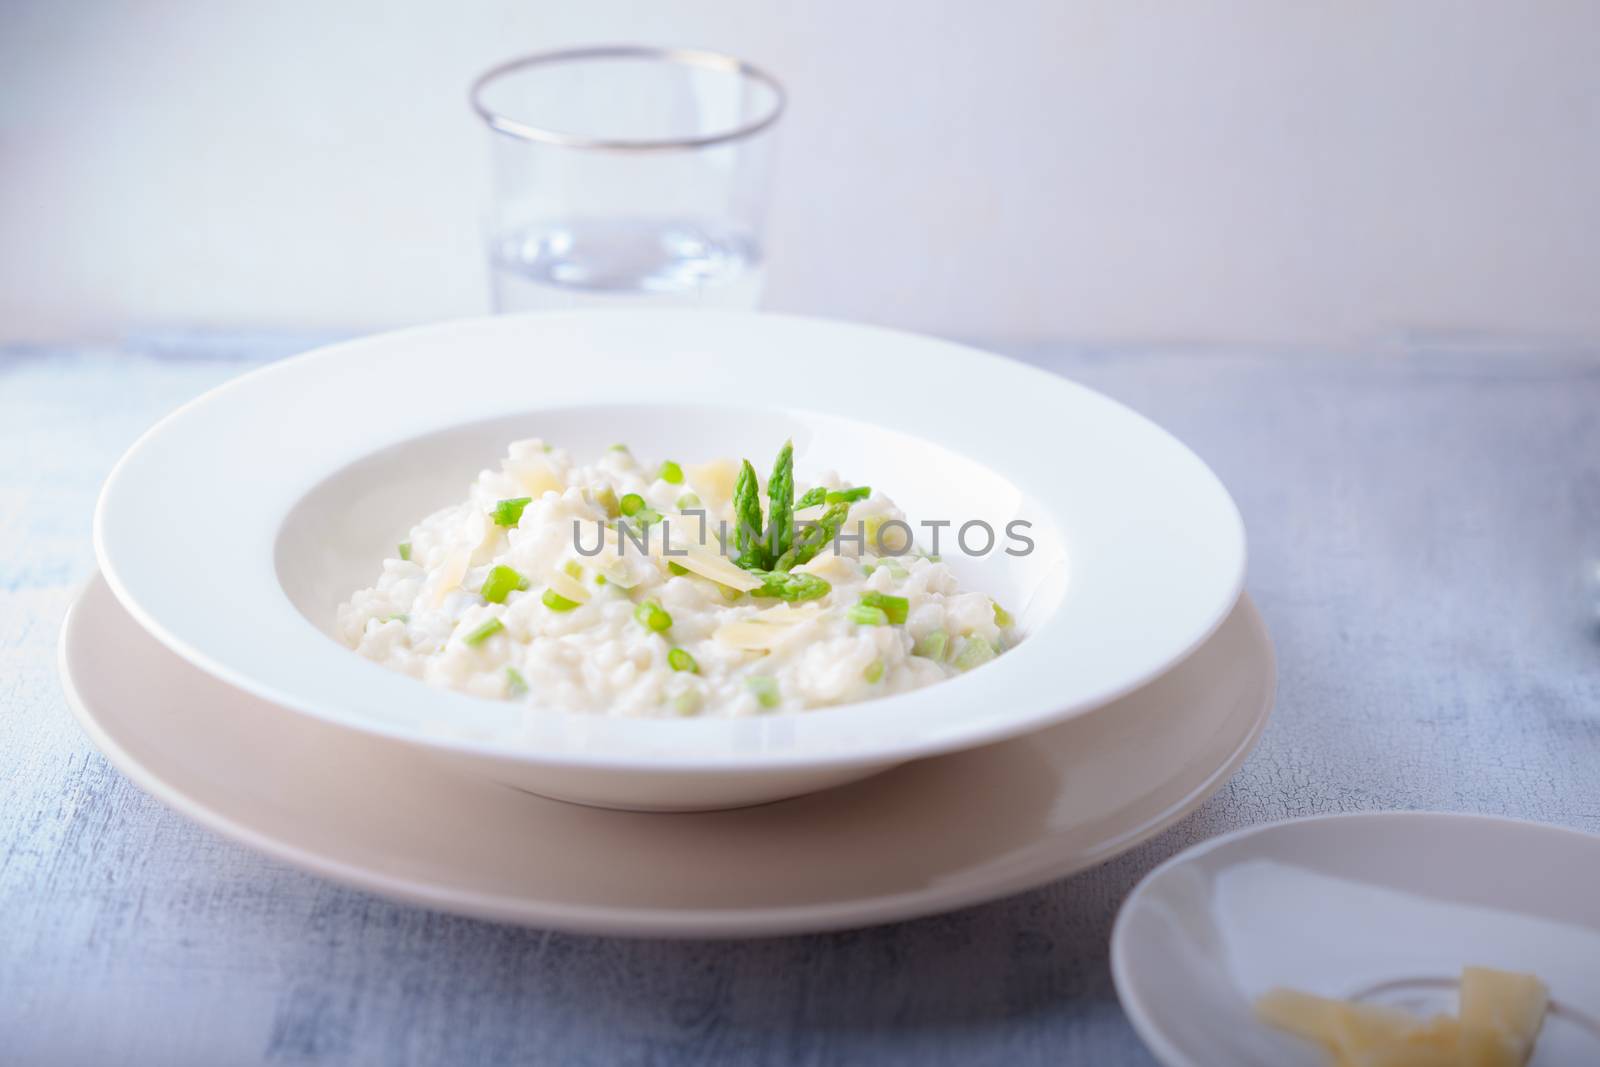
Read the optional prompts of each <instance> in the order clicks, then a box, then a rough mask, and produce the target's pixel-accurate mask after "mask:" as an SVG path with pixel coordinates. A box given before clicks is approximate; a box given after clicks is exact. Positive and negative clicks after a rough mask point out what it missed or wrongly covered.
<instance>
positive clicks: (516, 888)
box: [60, 576, 1276, 937]
mask: <svg viewBox="0 0 1600 1067" xmlns="http://www.w3.org/2000/svg"><path fill="white" fill-rule="evenodd" d="M60 656H61V672H62V682H63V685H64V687H65V689H66V693H67V698H68V701H69V702H70V703H71V705H72V707H73V709H74V711H75V712H76V714H77V717H78V720H79V722H80V723H81V724H82V726H83V728H84V730H85V731H86V732H87V733H88V735H89V736H90V738H91V739H92V740H93V741H94V743H95V744H96V745H97V746H98V747H99V748H100V750H101V751H102V752H104V753H105V754H106V756H107V757H108V758H109V759H110V760H111V761H112V762H113V763H114V764H115V765H116V766H117V767H118V768H119V769H121V770H122V771H123V773H125V774H127V775H128V777H129V778H131V779H132V780H133V781H134V782H135V783H137V784H138V785H139V786H140V787H141V788H143V789H145V790H146V791H148V792H149V793H151V794H152V795H154V796H155V797H157V798H158V799H160V800H161V801H162V802H164V803H166V804H167V805H169V806H171V807H172V808H175V809H176V810H177V811H179V812H181V813H183V814H184V815H187V816H188V817H190V818H192V819H194V820H195V821H197V822H199V823H201V824H202V825H204V826H207V827H209V828H211V829H212V830H215V831H217V832H218V833H221V834H223V835H224V836H226V837H229V838H232V839H233V840H235V841H238V842H240V843H241V844H244V845H246V846H249V847H250V848H254V849H257V850H259V851H261V852H264V853H266V854H268V855H270V856H273V857H275V858H277V859H280V860H283V861H285V862H287V863H290V864H292V865H294V866H296V867H299V868H301V869H303V870H306V871H310V872H312V873H314V874H319V875H323V876H325V877H327V878H331V879H333V880H335V881H338V882H342V883H344V884H346V885H351V886H355V887H358V888H361V889H366V890H369V891H371V892H374V893H377V894H380V895H382V896H386V897H391V898H394V899H396V900H402V901H406V902H409V903H413V904H420V905H423V906H425V907H430V908H437V909H440V910H442V911H450V912H456V913H459V914H462V915H470V916H475V917H479V918H484V919H493V920H497V921H503V922H514V923H523V924H527V925H531V926H540V927H549V928H555V929H562V930H572V931H581V932H586V933H597V934H616V935H631V936H664V937H746V936H761V935H776V934H793V933H802V932H807V931H816V930H830V929H839V928H845V927H854V926H864V925H867V924H870V923H878V922H887V921H891V920H896V919H906V918H911V917H913V916H918V915H926V914H930V913H933V912H938V911H945V910H949V909H951V908H956V907H961V906H963V905H968V904H975V903H978V902H980V901H984V900H990V899H993V898H996V897H1000V896H1005V895H1007V894H1010V893H1016V892H1020V891H1021V890H1024V889H1029V888H1032V887H1034V886H1038V885H1042V884H1044V883H1046V882H1049V881H1052V880H1054V879H1057V878H1061V877H1063V876H1065V875H1068V874H1071V873H1073V872H1074V871H1079V870H1082V869H1084V868H1086V867H1089V866H1092V865H1094V864H1096V863H1100V862H1103V861H1105V860H1106V859H1109V858H1110V857H1112V856H1114V855H1116V854H1117V853H1119V852H1122V851H1125V850H1127V849H1129V848H1131V847H1133V846H1134V845H1135V844H1137V843H1139V842H1140V841H1143V840H1145V839H1146V838H1148V837H1150V836H1151V835H1153V834H1155V833H1157V832H1159V831H1160V830H1162V829H1165V828H1166V827H1168V826H1170V825H1172V824H1173V823H1174V822H1176V821H1177V820H1179V819H1180V818H1182V817H1183V816H1184V815H1187V814H1188V813H1189V812H1191V811H1193V810H1194V809H1195V808H1197V807H1198V806H1199V805H1200V804H1201V803H1202V802H1203V801H1204V800H1205V799H1206V798H1207V797H1209V796H1210V795H1211V794H1212V793H1214V792H1216V791H1217V789H1219V788H1220V787H1221V786H1222V784H1223V783H1224V782H1225V781H1227V779H1228V778H1229V777H1230V776H1231V775H1232V774H1233V772H1234V771H1235V770H1236V769H1237V768H1238V766H1239V764H1240V763H1242V762H1243V761H1244V758H1245V756H1246V755H1248V754H1249V752H1250V750H1251V749H1252V748H1253V747H1254V745H1255V743H1256V740H1257V739H1258V738H1259V737H1260V734H1261V731H1262V729H1263V728H1264V727H1265V725H1266V721H1267V716H1268V714H1269V712H1270V711H1271V707H1272V698H1273V691H1274V685H1275V679H1276V673H1275V665H1274V659H1273V652H1272V644H1271V641H1270V640H1269V638H1268V636H1267V632H1266V629H1265V627H1264V626H1263V625H1262V622H1261V617H1260V615H1259V614H1258V613H1257V611H1256V609H1255V607H1254V605H1253V604H1251V602H1250V600H1249V598H1248V597H1245V598H1243V599H1241V600H1240V601H1239V604H1238V605H1237V606H1236V607H1235V609H1234V611H1233V612H1232V614H1231V615H1230V616H1229V618H1228V620H1227V621H1226V622H1225V623H1224V624H1223V625H1222V627H1221V628H1220V629H1219V630H1218V631H1217V632H1216V634H1214V635H1213V636H1212V637H1211V638H1210V639H1209V640H1208V641H1207V642H1206V643H1205V644H1204V645H1202V646H1201V648H1200V649H1199V650H1198V651H1196V652H1195V653H1194V654H1193V655H1191V656H1190V657H1189V658H1188V659H1186V660H1185V661H1183V662H1182V663H1180V664H1179V665H1178V666H1177V667H1175V668H1173V669H1172V670H1171V671H1170V672H1168V673H1167V674H1165V675H1163V676H1162V677H1160V678H1158V679H1157V680H1156V681H1154V682H1151V683H1150V684H1148V685H1146V686H1145V687H1144V688H1142V689H1139V690H1137V691H1135V692H1134V693H1132V694H1130V695H1129V696H1126V697H1124V698H1122V699H1121V700H1118V701H1115V702H1113V703H1112V704H1110V705H1108V706H1106V707H1104V708H1101V709H1099V710H1097V711H1095V712H1092V713H1090V714H1087V715H1085V716H1082V717H1080V718H1075V719H1072V720H1070V721H1068V722H1065V723H1062V724H1060V725H1058V726H1054V727H1051V728H1048V729H1045V730H1042V731H1040V732H1038V733H1035V734H1031V735H1028V736H1025V737H1020V738H1016V739H1014V740H1011V741H1006V742H1002V743H1000V744H995V745H990V746H987V747H984V748H979V749H973V750H969V751H965V752H960V753H956V754H953V755H948V756H941V757H937V758H934V759H927V760H922V761H919V762H915V763H911V764H908V765H906V766H903V767H900V768H898V769H896V770H893V771H890V772H888V773H886V774H882V775H879V776H877V777H875V778H871V779H869V780H867V781H863V782H858V783H855V784H852V785H848V786H844V787H841V788H838V789H834V790H830V791H827V792H823V793H818V794H813V795H809V796H804V797H799V798H796V799H793V800H787V801H782V802H779V803H775V804H768V805H764V806H761V807H754V808H744V809H739V810H733V811H715V812H704V813H697V814H675V815H660V814H643V813H636V812H624V811H608V810H602V809H598V808H585V807H579V806H576V805H572V804H564V803H561V802H559V801H553V800H547V799H545V798H542V797H538V796H534V795H532V794H529V793H523V792H519V791H517V790H514V789H511V788H508V787H506V786H503V785H499V784H496V783H494V782H491V781H488V780H487V779H481V778H477V777H474V776H471V775H466V774H456V773H452V771H451V769H450V768H449V766H448V765H447V764H445V763H443V762H442V761H439V760H437V759H435V758H433V757H431V756H430V755H429V754H428V753H427V752H426V751H424V750H421V749H417V748H415V747H413V746H409V745H406V744H404V743H401V742H394V741H388V740H385V739H382V738H378V737H373V736H371V735H367V734H362V733H358V732H356V731H352V730H347V729H344V728H341V727H338V726H333V725H330V724H327V723H324V722H321V721H318V720H316V719H313V718H310V717H307V716H302V715H295V714H291V713H289V712H287V711H285V710H284V709H282V708H279V707H276V706H275V705H272V704H269V703H267V702H265V701H263V700H260V699H257V698H255V697H252V696H249V695H247V694H245V693H243V692H241V691H239V690H236V689H233V688H231V687H229V686H227V685H225V684H224V683H222V682H220V681H218V680H216V679H215V678H213V677H211V676H210V675H208V674H206V673H204V672H202V671H200V670H199V669H198V668H196V667H193V666H191V665H189V664H188V663H186V662H184V661H183V660H181V659H180V658H178V657H177V656H176V655H174V654H173V653H172V652H170V651H168V650H167V649H166V648H165V647H164V646H162V645H161V644H160V643H158V642H157V641H156V640H155V639H154V638H152V637H151V636H150V635H149V634H147V633H145V632H144V631H143V630H141V629H140V628H139V627H138V625H137V624H135V623H134V621H133V620H132V619H131V618H130V617H129V615H128V614H127V612H126V611H125V610H124V609H123V608H122V606H121V605H120V604H119V603H118V602H117V600H116V598H115V597H114V596H112V595H111V592H110V590H109V589H108V588H107V586H106V584H105V581H104V579H102V578H100V577H99V576H96V577H95V578H94V579H93V581H91V582H90V583H89V585H88V586H87V587H86V588H85V589H84V591H83V593H82V594H81V595H80V596H79V598H78V600H77V601H76V603H75V604H74V605H73V607H72V609H71V611H70V612H69V613H68V615H67V619H66V622H65V624H64V625H63V627H62V635H61V649H60Z"/></svg>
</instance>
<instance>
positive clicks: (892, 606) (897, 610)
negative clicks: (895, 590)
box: [861, 591, 911, 626]
mask: <svg viewBox="0 0 1600 1067" xmlns="http://www.w3.org/2000/svg"><path fill="white" fill-rule="evenodd" d="M861 603H863V604H865V605H866V606H867V607H869V608H882V609H883V613H884V614H885V615H887V616H889V621H890V622H892V623H894V624H895V625H896V626H903V625H904V624H905V621H906V615H907V614H908V613H909V612H910V610H911V601H909V600H907V599H906V598H905V597H903V596H890V595H889V594H888V593H879V592H875V591H869V592H865V593H862V594H861Z"/></svg>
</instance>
